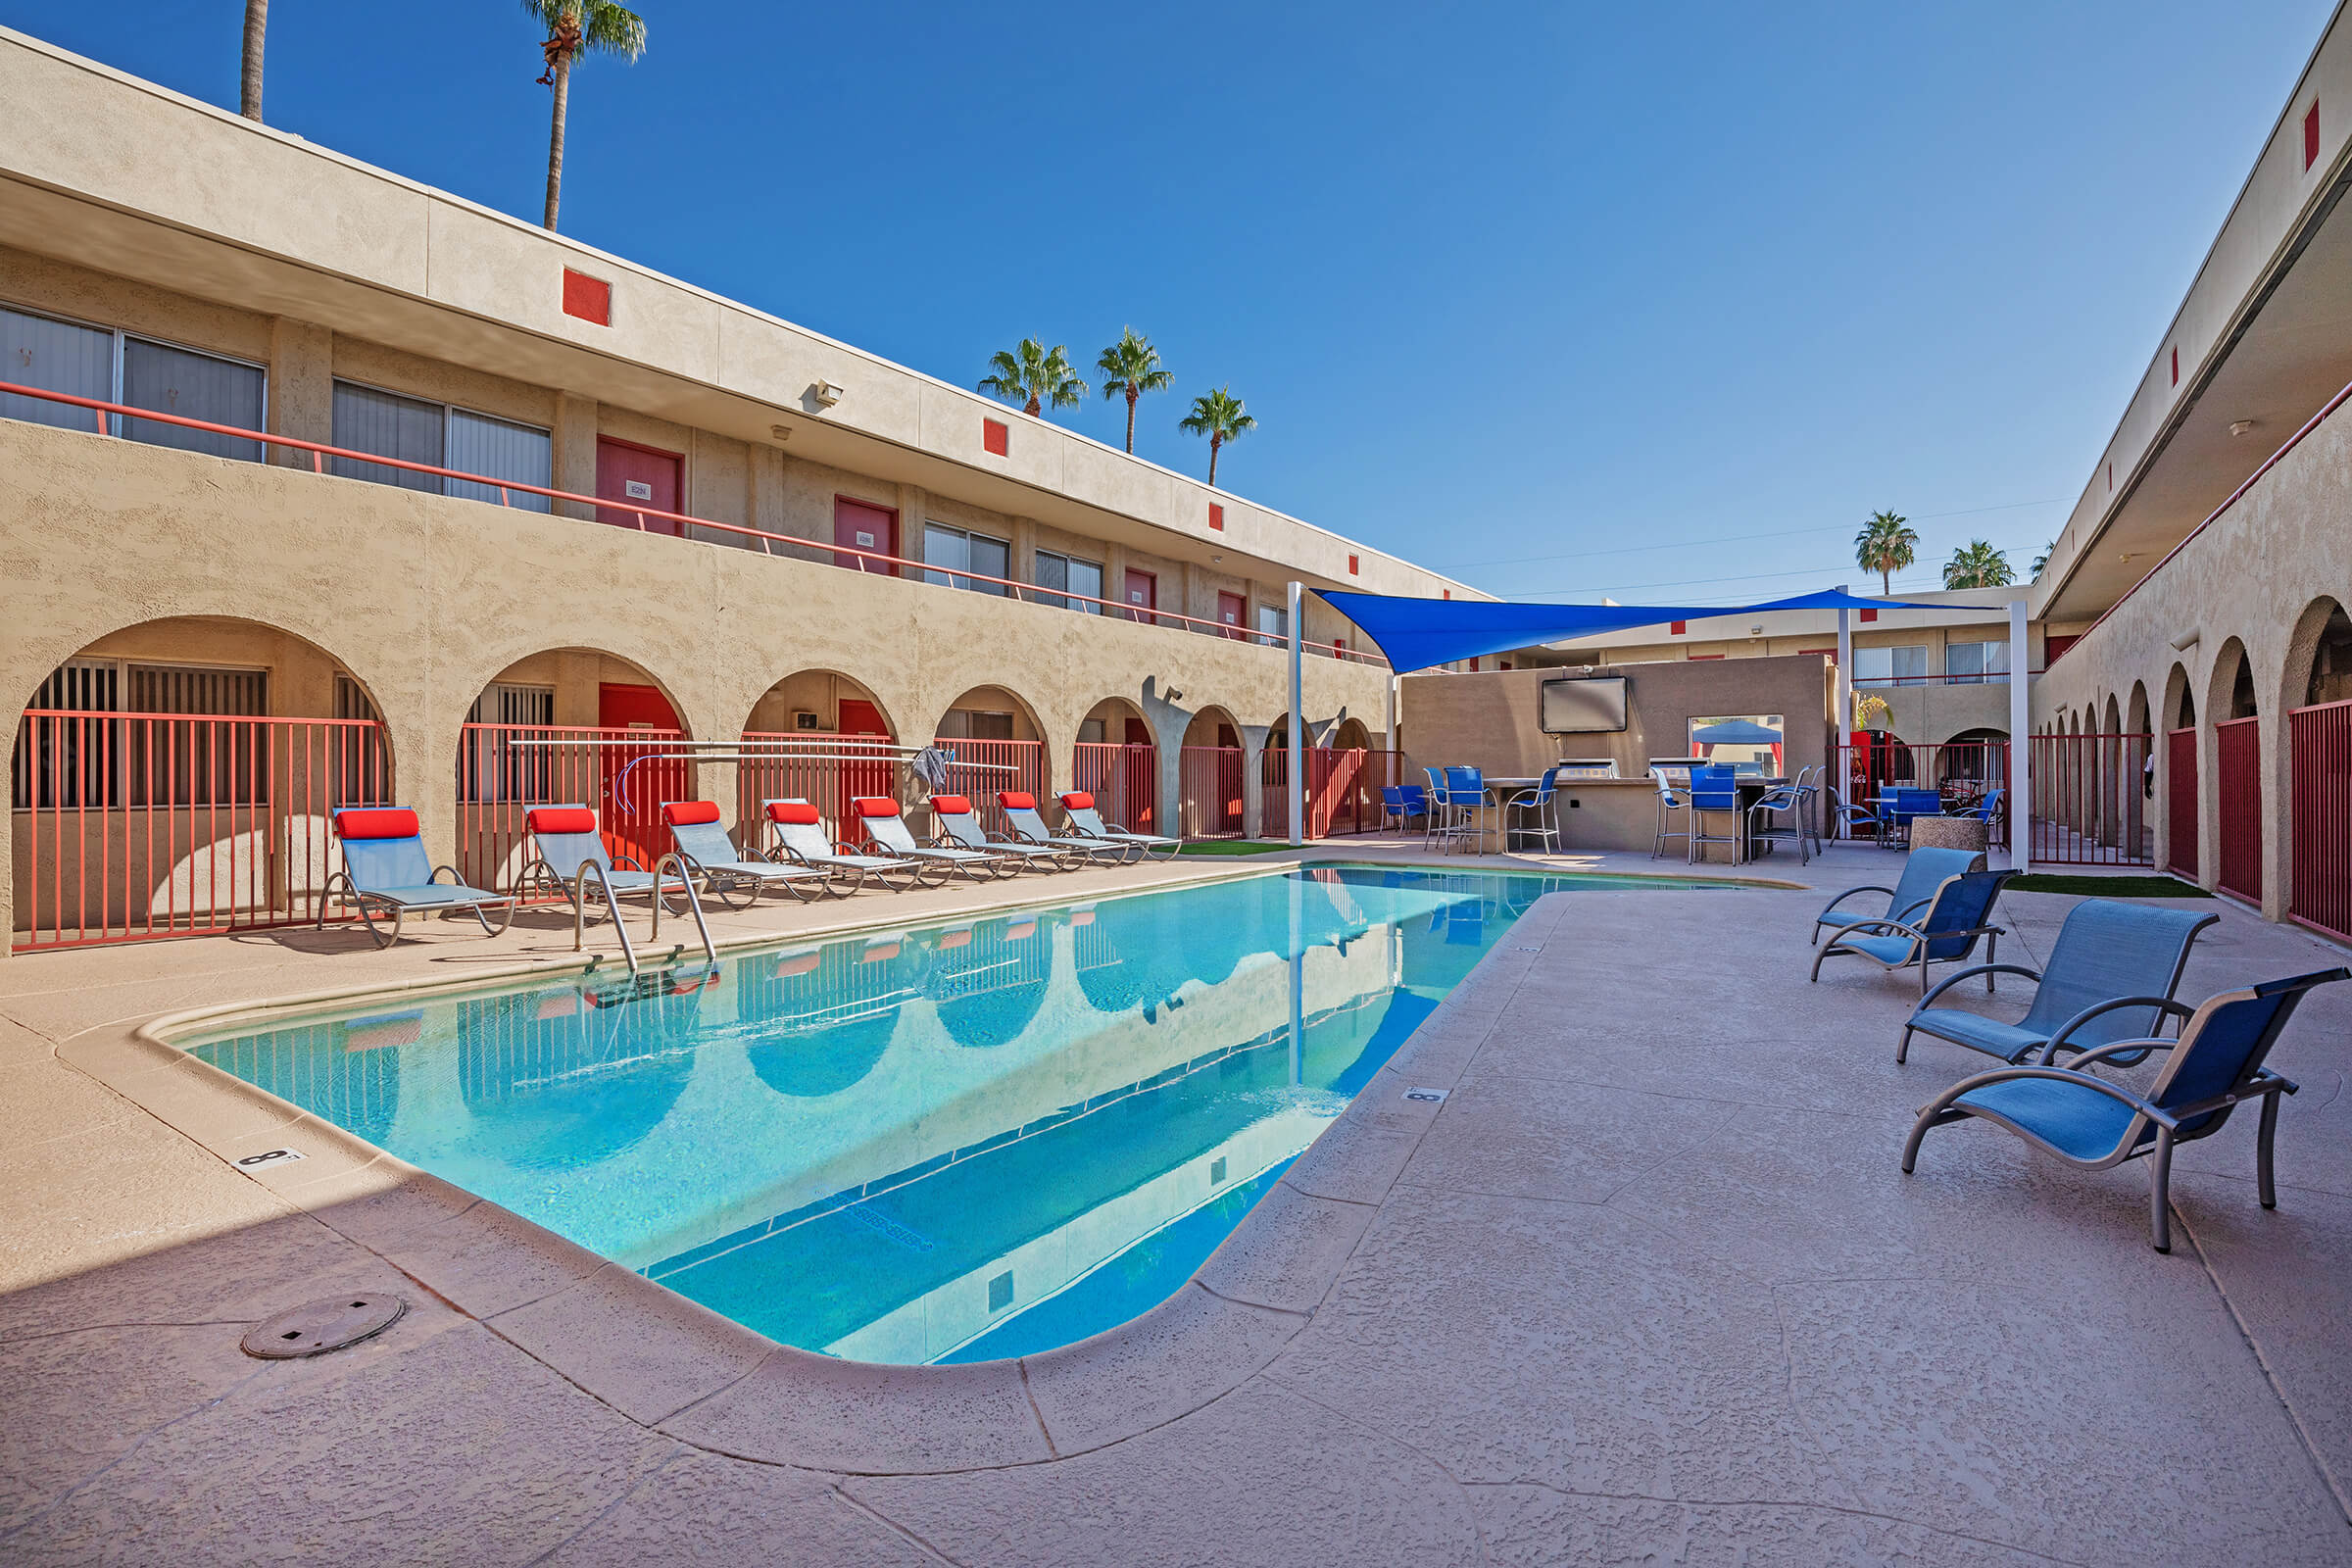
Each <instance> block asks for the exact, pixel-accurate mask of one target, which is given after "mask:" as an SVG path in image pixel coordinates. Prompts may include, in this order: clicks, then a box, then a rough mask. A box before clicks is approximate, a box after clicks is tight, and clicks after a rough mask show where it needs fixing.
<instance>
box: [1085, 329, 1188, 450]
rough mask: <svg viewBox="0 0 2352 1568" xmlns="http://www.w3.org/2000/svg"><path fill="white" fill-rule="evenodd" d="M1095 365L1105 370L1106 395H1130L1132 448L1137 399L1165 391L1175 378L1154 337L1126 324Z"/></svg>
mask: <svg viewBox="0 0 2352 1568" xmlns="http://www.w3.org/2000/svg"><path fill="white" fill-rule="evenodd" d="M1095 368H1096V369H1098V370H1101V371H1102V372H1103V396H1104V397H1106V398H1111V397H1122V396H1123V397H1125V398H1126V399H1127V450H1128V451H1130V452H1133V451H1134V450H1135V400H1136V399H1137V398H1140V397H1142V396H1143V395H1144V394H1145V393H1147V392H1165V391H1166V390H1167V389H1168V388H1169V387H1170V386H1172V385H1174V384H1175V380H1176V378H1175V377H1174V376H1173V375H1170V374H1169V373H1168V372H1167V370H1166V368H1163V367H1162V366H1161V365H1160V363H1159V350H1157V349H1155V348H1153V347H1152V340H1151V339H1150V338H1148V337H1144V336H1141V335H1140V334H1138V333H1137V331H1136V330H1135V328H1134V327H1132V326H1130V327H1126V328H1123V329H1122V330H1121V331H1120V333H1119V340H1118V341H1117V342H1116V343H1113V344H1112V345H1111V346H1110V347H1108V348H1106V349H1104V350H1103V357H1102V358H1101V359H1099V360H1097V361H1095Z"/></svg>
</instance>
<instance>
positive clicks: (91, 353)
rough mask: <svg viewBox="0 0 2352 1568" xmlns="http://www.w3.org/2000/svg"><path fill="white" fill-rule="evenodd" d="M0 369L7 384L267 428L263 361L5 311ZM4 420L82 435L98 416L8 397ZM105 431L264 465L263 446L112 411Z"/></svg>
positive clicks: (1, 408)
mask: <svg viewBox="0 0 2352 1568" xmlns="http://www.w3.org/2000/svg"><path fill="white" fill-rule="evenodd" d="M0 369H5V371H6V372H7V373H6V375H5V377H0V378H4V379H7V380H11V381H16V382H18V383H20V384H22V385H25V386H37V387H40V388H42V389H43V390H44V391H49V392H64V393H67V394H70V395H71V396H73V397H81V398H94V399H97V400H98V401H100V402H104V403H127V404H129V405H130V406H131V407H133V408H139V409H152V410H154V411H155V412H156V413H158V414H176V415H178V416H180V417H182V418H188V419H203V420H206V421H208V422H209V423H213V424H233V425H235V426H237V427H238V428H239V429H243V430H259V429H261V428H262V423H263V420H264V419H265V418H266V417H268V402H267V380H268V377H267V376H266V375H265V373H264V372H263V370H262V368H261V367H260V366H258V365H248V364H245V363H244V362H242V361H239V360H228V359H222V358H221V356H220V355H217V354H200V353H198V352H197V351H196V350H194V349H183V348H177V347H174V346H173V345H172V344H169V343H157V342H154V341H151V340H150V339H147V338H143V337H132V336H130V335H128V334H127V333H123V332H117V331H113V330H110V329H109V328H106V327H99V326H85V325H83V324H82V323H80V322H78V321H67V320H60V319H57V318H55V317H48V316H34V315H32V314H30V313H29V312H25V311H10V310H0ZM0 416H4V417H8V418H11V419H25V420H29V421H31V422H33V423H35V424H54V425H61V426H64V427H66V428H68V429H74V430H94V429H96V428H97V423H98V416H97V415H95V414H93V413H91V412H90V411H88V410H86V409H77V408H73V407H70V406H68V405H66V404H62V403H48V402H44V401H42V400H41V399H38V398H27V397H21V396H7V397H0ZM107 430H108V432H109V433H110V434H113V435H119V436H124V437H127V438H128V439H130V440H133V441H144V442H146V443H147V444H148V445H150V446H159V447H177V448H179V449H181V450H182V451H187V452H209V453H211V454H212V455H213V456H215V457H218V458H236V459H239V460H241V461H243V462H247V463H259V462H260V461H261V460H262V444H261V443H260V442H259V441H248V440H246V439H244V438H243V437H241V436H230V435H217V434H215V433H214V432H212V431H210V430H191V429H188V428H187V427H186V426H184V425H177V424H165V423H162V422H160V421H158V420H154V419H140V418H124V417H122V416H120V415H111V416H108V417H107Z"/></svg>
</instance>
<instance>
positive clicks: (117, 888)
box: [9, 709, 392, 951]
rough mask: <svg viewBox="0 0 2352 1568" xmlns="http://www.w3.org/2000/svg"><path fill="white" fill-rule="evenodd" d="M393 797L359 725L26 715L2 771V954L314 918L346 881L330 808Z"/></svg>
mask: <svg viewBox="0 0 2352 1568" xmlns="http://www.w3.org/2000/svg"><path fill="white" fill-rule="evenodd" d="M391 794H392V764H391V758H390V755H389V753H388V752H387V750H386V747H385V743H384V731H383V726H382V725H380V724H378V723H377V722H375V721H374V720H372V719H338V718H244V717H220V716H214V715H210V714H187V713H116V712H102V711H87V710H66V709H33V710H28V711H26V712H25V715H24V717H23V719H22V720H21V721H20V722H19V723H18V726H17V743H16V751H15V753H14V755H13V758H12V760H11V762H10V768H9V796H10V799H9V805H10V808H11V809H12V811H13V813H14V815H15V818H16V832H15V847H14V859H15V867H14V869H15V883H16V889H17V893H16V922H15V923H16V927H17V928H16V930H15V931H14V932H12V933H11V943H12V945H13V946H14V947H15V948H17V949H18V950H19V951H24V950H27V949H32V948H59V947H81V946H88V945H92V944H97V943H107V942H143V941H149V940H152V939H155V938H160V937H176V936H191V935H196V934H199V933H210V932H220V931H239V930H250V929H254V928H257V927H262V926H273V925H287V924H291V923H294V922H297V921H304V920H310V919H313V918H315V917H316V916H317V915H318V913H319V894H320V892H321V890H322V889H323V888H324V887H325V885H326V882H327V879H328V878H329V877H331V876H333V875H334V873H335V872H337V871H339V870H341V869H342V868H343V858H342V853H341V851H340V849H339V848H338V847H337V845H336V841H335V836H334V831H333V822H332V815H333V812H334V810H335V809H336V808H337V807H343V806H367V805H375V804H380V803H385V802H388V801H389V800H390V799H391ZM337 913H338V918H341V917H344V915H343V912H342V911H341V910H338V911H337Z"/></svg>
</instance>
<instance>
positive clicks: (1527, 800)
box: [1502, 767, 1561, 855]
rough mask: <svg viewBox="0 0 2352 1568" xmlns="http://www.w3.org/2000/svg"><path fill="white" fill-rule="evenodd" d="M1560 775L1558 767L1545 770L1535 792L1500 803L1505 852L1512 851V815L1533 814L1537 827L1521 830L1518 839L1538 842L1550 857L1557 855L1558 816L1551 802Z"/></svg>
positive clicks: (1528, 790)
mask: <svg viewBox="0 0 2352 1568" xmlns="http://www.w3.org/2000/svg"><path fill="white" fill-rule="evenodd" d="M1560 772H1561V770H1560V769H1559V768H1557V767H1547V768H1545V769H1544V776H1543V777H1542V778H1540V779H1538V780H1537V781H1536V785H1535V788H1533V789H1525V790H1521V791H1520V792H1519V793H1518V794H1516V795H1514V796H1512V797H1511V798H1510V799H1509V800H1507V801H1504V802H1503V803H1502V847H1503V849H1504V850H1505V851H1506V852H1507V851H1508V850H1509V849H1510V847H1511V813H1512V812H1513V811H1525V812H1530V813H1533V815H1534V817H1535V821H1536V825H1535V826H1533V827H1522V828H1520V829H1519V836H1520V837H1521V838H1533V839H1537V840H1539V841H1541V842H1542V843H1543V844H1544V845H1545V846H1546V847H1547V848H1548V850H1549V852H1550V853H1551V854H1553V855H1557V854H1559V853H1560V813H1559V809H1558V808H1557V807H1556V806H1554V805H1553V800H1552V798H1553V795H1554V793H1555V792H1556V790H1557V788H1558V783H1557V781H1558V779H1559V776H1560Z"/></svg>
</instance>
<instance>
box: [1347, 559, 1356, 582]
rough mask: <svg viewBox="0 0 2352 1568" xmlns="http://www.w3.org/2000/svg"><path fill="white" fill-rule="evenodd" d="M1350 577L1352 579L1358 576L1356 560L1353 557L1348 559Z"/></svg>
mask: <svg viewBox="0 0 2352 1568" xmlns="http://www.w3.org/2000/svg"><path fill="white" fill-rule="evenodd" d="M1355 575H1356V570H1355V558H1354V557H1353V556H1349V557H1348V576H1350V577H1352V576H1355Z"/></svg>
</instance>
